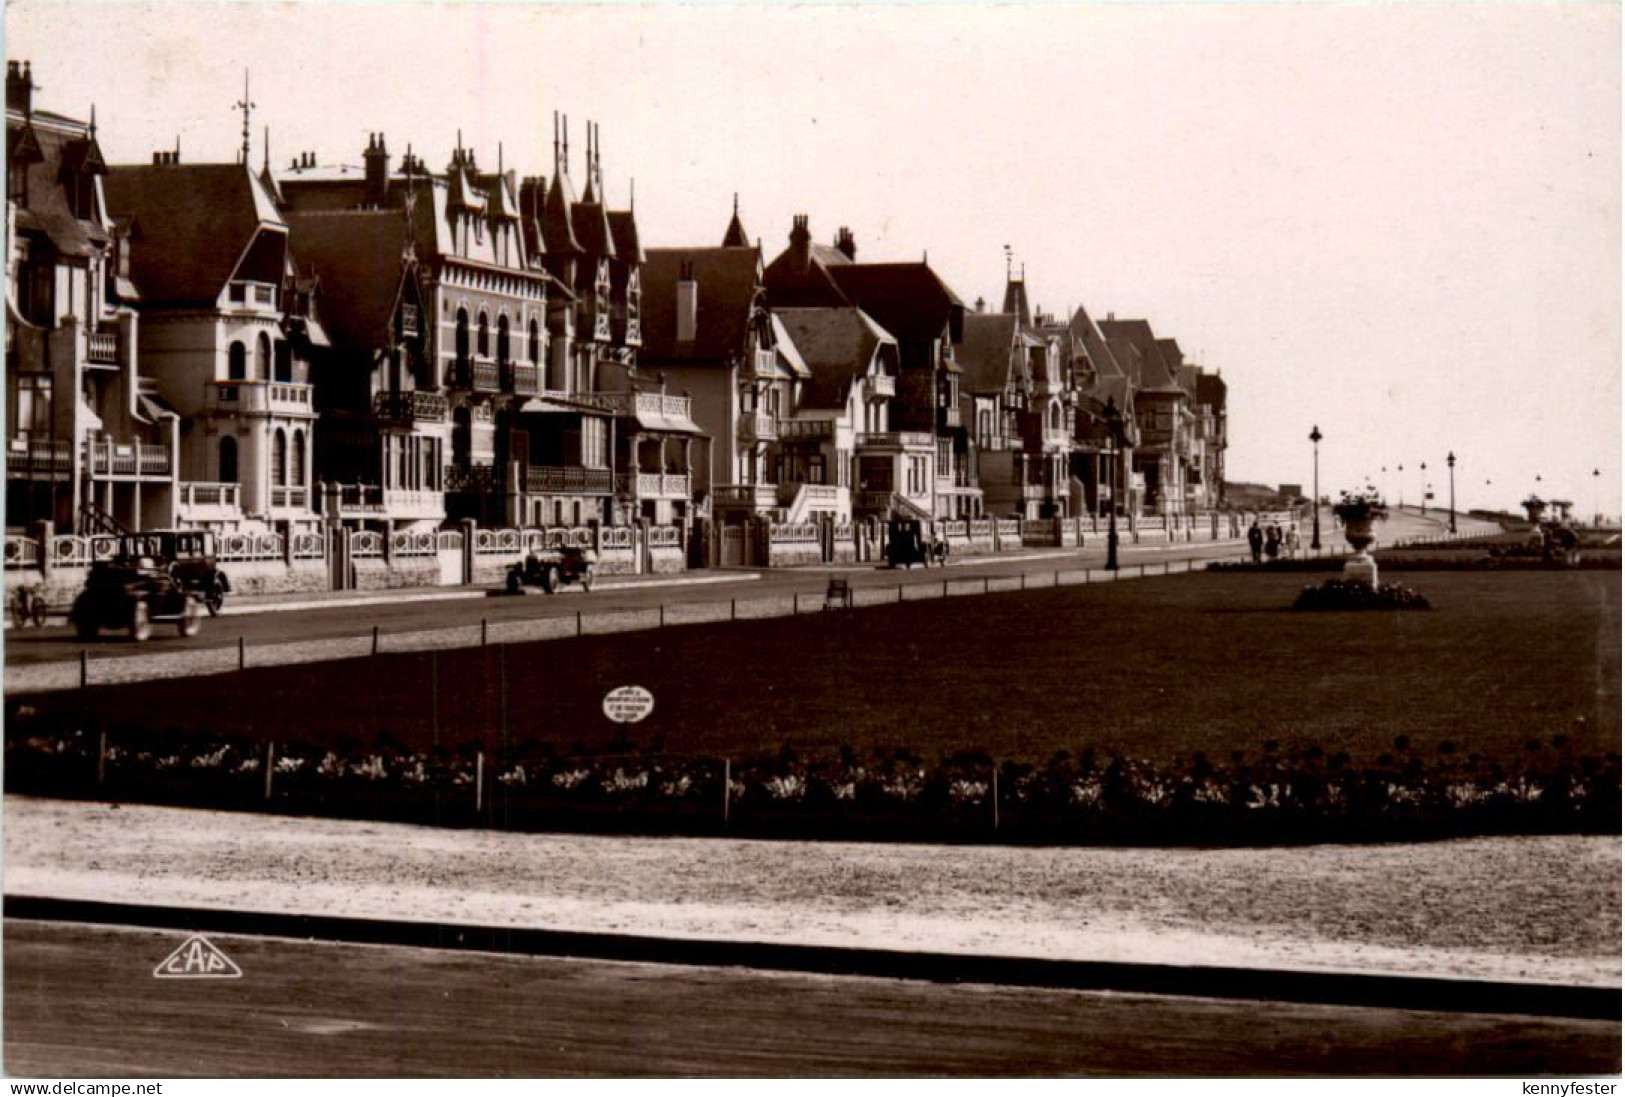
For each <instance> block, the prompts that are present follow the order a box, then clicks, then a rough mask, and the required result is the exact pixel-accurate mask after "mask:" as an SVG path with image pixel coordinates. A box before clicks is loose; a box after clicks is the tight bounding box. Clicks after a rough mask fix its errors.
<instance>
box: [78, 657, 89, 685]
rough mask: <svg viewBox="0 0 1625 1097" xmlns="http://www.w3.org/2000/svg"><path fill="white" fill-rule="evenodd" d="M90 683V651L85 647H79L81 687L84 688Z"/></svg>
mask: <svg viewBox="0 0 1625 1097" xmlns="http://www.w3.org/2000/svg"><path fill="white" fill-rule="evenodd" d="M88 685H90V652H89V651H88V650H86V649H84V648H80V649H79V688H80V689H84V688H85V687H86V686H88Z"/></svg>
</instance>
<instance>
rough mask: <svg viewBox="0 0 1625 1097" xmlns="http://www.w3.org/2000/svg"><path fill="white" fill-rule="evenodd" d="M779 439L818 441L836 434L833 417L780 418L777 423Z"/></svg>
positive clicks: (784, 440)
mask: <svg viewBox="0 0 1625 1097" xmlns="http://www.w3.org/2000/svg"><path fill="white" fill-rule="evenodd" d="M777 429H778V432H779V441H781V442H792V441H796V442H799V441H810V442H811V441H818V440H819V439H822V438H833V437H834V436H835V420H833V419H780V420H779V421H778V424H777Z"/></svg>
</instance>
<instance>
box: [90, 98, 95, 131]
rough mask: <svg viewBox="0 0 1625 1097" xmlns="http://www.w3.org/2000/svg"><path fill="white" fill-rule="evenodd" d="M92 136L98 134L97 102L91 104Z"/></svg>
mask: <svg viewBox="0 0 1625 1097" xmlns="http://www.w3.org/2000/svg"><path fill="white" fill-rule="evenodd" d="M90 136H92V137H95V136H96V104H95V103H92V104H90Z"/></svg>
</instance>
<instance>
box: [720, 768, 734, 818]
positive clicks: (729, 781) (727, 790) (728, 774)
mask: <svg viewBox="0 0 1625 1097" xmlns="http://www.w3.org/2000/svg"><path fill="white" fill-rule="evenodd" d="M733 767H734V763H733V759H732V758H724V759H723V760H722V825H723V826H727V825H728V810H729V805H728V801H729V799H730V798H731V797H732V794H733V780H734V772H733Z"/></svg>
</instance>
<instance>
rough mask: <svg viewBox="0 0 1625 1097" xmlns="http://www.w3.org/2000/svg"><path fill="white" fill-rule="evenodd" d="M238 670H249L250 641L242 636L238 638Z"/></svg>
mask: <svg viewBox="0 0 1625 1097" xmlns="http://www.w3.org/2000/svg"><path fill="white" fill-rule="evenodd" d="M237 669H238V670H247V669H248V641H247V640H245V639H244V638H243V637H241V636H239V637H237Z"/></svg>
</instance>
